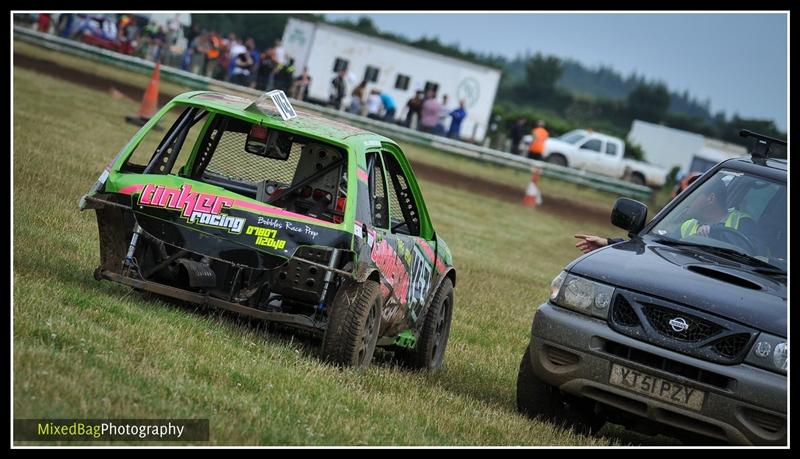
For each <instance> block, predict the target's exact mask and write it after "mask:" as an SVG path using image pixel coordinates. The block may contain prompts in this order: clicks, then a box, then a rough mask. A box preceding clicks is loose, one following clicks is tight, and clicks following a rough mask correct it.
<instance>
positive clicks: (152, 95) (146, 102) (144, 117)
mask: <svg viewBox="0 0 800 459" xmlns="http://www.w3.org/2000/svg"><path fill="white" fill-rule="evenodd" d="M160 79H161V63H160V62H156V68H155V69H153V75H152V76H150V83H148V84H147V89H146V90H145V91H144V97H142V105H141V107H139V114H138V115H137V116H126V117H125V120H126V121H128V122H129V123H133V124H137V125H139V126H142V125H144V123H146V122H147V121H148V120H149V119H150V118H152V117H153V115H155V114H156V111H157V110H158V83H159V81H160Z"/></svg>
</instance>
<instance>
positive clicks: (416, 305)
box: [408, 245, 432, 321]
mask: <svg viewBox="0 0 800 459" xmlns="http://www.w3.org/2000/svg"><path fill="white" fill-rule="evenodd" d="M431 273H432V269H431V265H430V263H428V261H427V260H426V259H425V256H424V255H423V254H422V251H421V250H420V249H419V247H417V246H416V245H414V261H413V263H412V266H411V285H410V286H409V293H408V308H409V309H410V310H411V317H412V319H414V320H415V321H416V320H417V314H418V313H419V311H420V310H421V309H422V307H423V305H424V304H425V298H427V296H428V290H430V287H431Z"/></svg>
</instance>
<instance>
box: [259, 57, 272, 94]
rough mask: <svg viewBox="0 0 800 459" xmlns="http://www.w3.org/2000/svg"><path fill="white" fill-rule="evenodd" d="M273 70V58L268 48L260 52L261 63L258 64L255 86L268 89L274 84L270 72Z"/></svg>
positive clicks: (264, 89)
mask: <svg viewBox="0 0 800 459" xmlns="http://www.w3.org/2000/svg"><path fill="white" fill-rule="evenodd" d="M274 71H275V59H274V57H273V54H272V53H271V52H270V50H266V51H264V52H262V53H261V64H260V65H259V66H258V76H257V77H256V88H258V89H260V90H262V91H269V90H271V89H272V86H273V85H274V81H273V76H272V73H273V72H274Z"/></svg>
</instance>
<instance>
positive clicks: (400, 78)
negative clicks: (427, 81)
mask: <svg viewBox="0 0 800 459" xmlns="http://www.w3.org/2000/svg"><path fill="white" fill-rule="evenodd" d="M409 82H411V77H409V76H408V75H403V74H400V73H399V74H397V81H395V82H394V87H395V89H401V90H403V91H405V90H407V89H408V84H409Z"/></svg>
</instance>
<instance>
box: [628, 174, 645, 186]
mask: <svg viewBox="0 0 800 459" xmlns="http://www.w3.org/2000/svg"><path fill="white" fill-rule="evenodd" d="M631 183H634V184H636V185H644V177H643V176H642V174H640V173H638V172H634V173H633V174H631Z"/></svg>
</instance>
